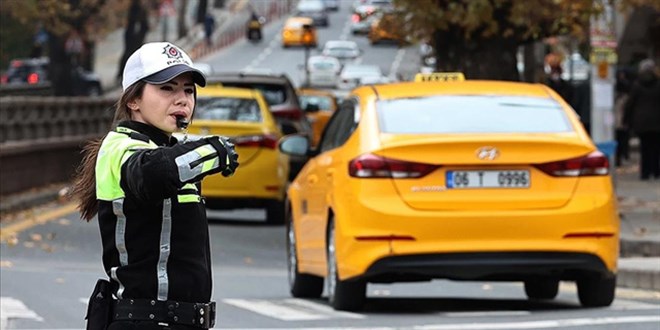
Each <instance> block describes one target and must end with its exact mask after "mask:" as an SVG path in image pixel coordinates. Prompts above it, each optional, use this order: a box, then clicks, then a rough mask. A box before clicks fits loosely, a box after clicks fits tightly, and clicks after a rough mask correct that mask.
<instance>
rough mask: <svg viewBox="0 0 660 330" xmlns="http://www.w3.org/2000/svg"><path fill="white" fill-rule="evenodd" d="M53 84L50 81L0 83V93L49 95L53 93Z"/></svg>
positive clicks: (3, 94) (6, 94) (8, 94)
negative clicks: (30, 83)
mask: <svg viewBox="0 0 660 330" xmlns="http://www.w3.org/2000/svg"><path fill="white" fill-rule="evenodd" d="M53 92H54V91H53V86H52V84H51V83H40V84H35V85H29V84H8V85H0V95H2V96H10V95H27V96H35V95H37V96H49V95H53Z"/></svg>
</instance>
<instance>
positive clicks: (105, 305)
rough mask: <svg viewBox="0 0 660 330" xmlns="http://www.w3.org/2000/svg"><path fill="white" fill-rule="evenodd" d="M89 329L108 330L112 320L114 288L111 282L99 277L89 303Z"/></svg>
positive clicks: (87, 317)
mask: <svg viewBox="0 0 660 330" xmlns="http://www.w3.org/2000/svg"><path fill="white" fill-rule="evenodd" d="M85 320H87V330H106V329H107V328H108V325H110V321H111V320H112V288H111V285H110V282H108V281H107V280H104V279H99V280H98V281H97V282H96V286H94V292H92V296H91V297H89V303H88V304H87V316H85Z"/></svg>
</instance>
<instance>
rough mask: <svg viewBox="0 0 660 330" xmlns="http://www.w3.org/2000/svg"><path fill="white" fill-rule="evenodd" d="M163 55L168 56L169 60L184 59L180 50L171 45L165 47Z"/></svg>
mask: <svg viewBox="0 0 660 330" xmlns="http://www.w3.org/2000/svg"><path fill="white" fill-rule="evenodd" d="M163 54H165V55H167V57H168V58H172V59H180V58H183V56H182V55H181V52H180V51H179V49H178V48H176V47H174V46H172V45H170V44H167V45H165V48H164V49H163Z"/></svg>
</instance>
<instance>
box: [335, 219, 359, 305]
mask: <svg viewBox="0 0 660 330" xmlns="http://www.w3.org/2000/svg"><path fill="white" fill-rule="evenodd" d="M328 222H329V225H328V240H327V244H326V256H327V258H326V259H327V263H328V267H327V268H328V275H327V277H326V279H327V281H326V282H327V289H328V301H329V303H330V305H331V306H332V307H333V308H334V309H336V310H340V311H359V310H361V309H362V308H363V307H364V303H365V302H366V298H367V297H366V296H367V283H366V282H364V281H362V280H349V281H342V280H340V279H339V276H338V274H337V257H336V255H335V223H334V221H333V219H332V218H330V219H329V220H328Z"/></svg>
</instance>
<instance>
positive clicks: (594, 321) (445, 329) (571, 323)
mask: <svg viewBox="0 0 660 330" xmlns="http://www.w3.org/2000/svg"><path fill="white" fill-rule="evenodd" d="M659 321H660V316H622V317H591V318H578V319H559V320H543V321H524V322H498V323H494V322H491V323H469V324H439V325H424V326H415V327H413V329H415V330H497V329H507V330H509V329H548V328H566V327H579V326H589V325H599V324H608V325H611V324H624V323H649V322H659Z"/></svg>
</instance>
